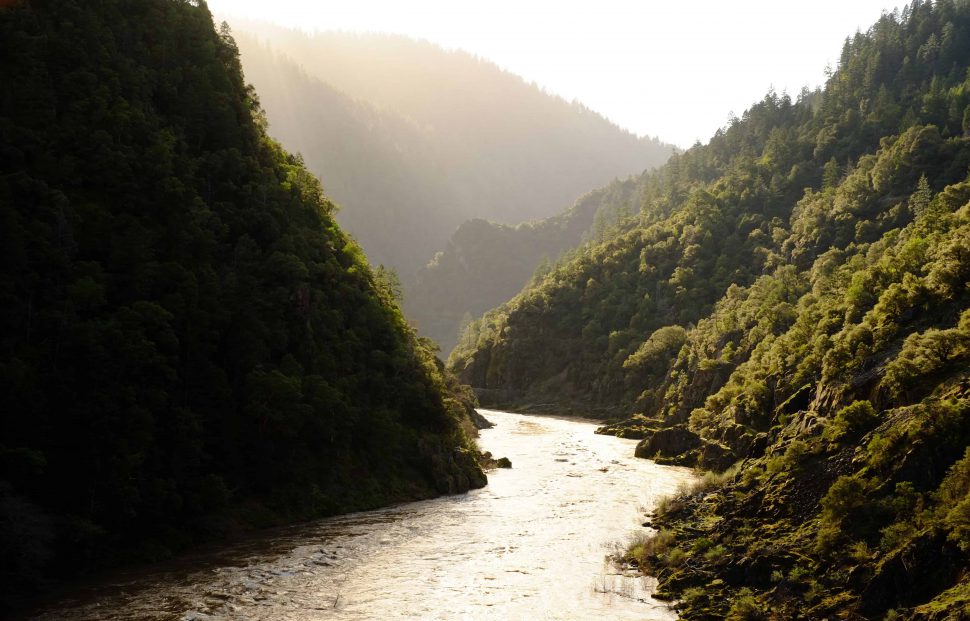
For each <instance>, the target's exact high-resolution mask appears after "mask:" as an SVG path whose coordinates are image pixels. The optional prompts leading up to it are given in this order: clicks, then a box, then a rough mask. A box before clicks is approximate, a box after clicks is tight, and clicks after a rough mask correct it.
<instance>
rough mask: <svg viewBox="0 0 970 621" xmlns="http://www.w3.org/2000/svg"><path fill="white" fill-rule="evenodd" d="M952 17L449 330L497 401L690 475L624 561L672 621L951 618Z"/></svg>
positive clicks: (967, 343)
mask: <svg viewBox="0 0 970 621" xmlns="http://www.w3.org/2000/svg"><path fill="white" fill-rule="evenodd" d="M968 64H970V3H967V2H964V1H953V0H941V1H939V2H936V3H930V2H919V1H918V2H914V3H913V4H911V5H909V6H907V7H906V8H905V9H904V10H903V11H902V12H897V13H893V14H887V15H884V16H883V17H882V18H881V19H880V20H879V21H878V22H877V23H876V24H875V25H873V27H872V28H871V29H870V30H869V31H868V32H866V33H860V34H857V35H855V36H854V37H851V38H849V39H848V40H847V41H846V45H845V48H844V51H843V54H842V57H841V59H840V62H839V66H838V68H837V70H836V71H835V72H834V73H833V74H832V75H831V77H830V78H829V80H828V81H827V83H826V85H825V88H824V89H822V90H819V91H817V92H807V91H806V92H802V93H801V94H800V95H799V96H798V97H797V99H796V100H794V101H792V100H791V99H790V98H789V97H788V96H787V95H781V96H779V95H777V94H774V93H771V94H769V95H768V96H767V97H766V98H765V99H764V100H763V101H761V102H759V103H758V104H756V105H755V106H753V107H752V108H751V109H749V110H748V111H747V112H746V113H745V114H744V115H743V117H742V118H740V119H737V120H736V121H734V122H732V123H731V124H730V125H729V126H728V127H726V128H724V129H723V130H722V131H720V132H718V133H717V135H715V136H714V137H713V138H712V140H711V141H710V143H709V144H707V145H704V146H698V147H695V148H693V149H691V150H689V151H687V152H686V153H684V154H681V155H679V156H675V157H674V158H673V159H672V160H671V162H670V163H668V165H666V166H665V167H664V168H662V169H661V170H659V171H657V172H655V173H647V174H645V175H643V176H642V177H641V178H640V180H639V186H640V189H639V191H640V194H641V196H642V197H643V200H642V203H641V206H640V207H641V211H640V213H639V215H637V216H634V217H631V218H630V219H629V221H628V222H627V223H626V225H625V227H623V230H622V231H621V232H619V233H618V234H617V235H615V236H613V237H612V238H611V239H608V240H606V241H604V242H603V243H601V244H594V245H591V246H589V247H586V248H584V250H583V251H582V253H581V254H580V255H579V256H577V257H576V258H574V259H573V260H572V261H570V262H568V263H566V264H565V265H562V266H560V267H559V268H557V269H555V270H553V271H552V272H550V273H549V274H548V275H546V276H545V277H544V278H542V279H541V280H540V281H539V282H537V283H536V284H535V285H534V286H533V287H531V288H529V289H528V290H526V291H524V292H523V293H522V294H520V295H519V296H517V297H516V298H514V299H513V300H512V301H510V302H509V303H507V304H506V305H505V306H504V307H501V308H499V309H497V310H495V311H492V312H490V313H487V314H486V315H485V316H484V318H483V319H482V320H479V321H477V322H474V323H473V324H472V325H471V326H470V327H469V329H468V330H467V331H466V333H465V334H464V336H463V339H462V342H461V343H460V344H459V347H458V349H457V350H456V351H455V352H454V354H453V355H452V358H451V360H450V364H451V365H452V367H453V368H454V369H455V370H456V371H458V372H460V373H461V375H462V377H463V378H464V379H465V380H466V381H469V382H470V383H472V384H473V385H475V386H477V387H479V388H480V389H486V390H484V391H483V394H484V395H487V396H488V397H489V398H491V399H494V400H497V401H498V402H499V403H505V404H516V403H517V404H525V403H537V402H543V403H547V402H555V403H558V404H559V405H560V406H561V407H562V408H571V409H577V408H582V407H593V408H595V407H599V408H604V409H611V410H613V411H615V412H617V413H625V414H627V415H629V414H635V416H633V417H632V418H630V419H629V420H626V421H624V422H623V423H619V424H616V425H613V426H611V427H608V428H606V429H605V430H604V431H607V432H613V433H618V434H621V435H628V436H636V437H642V438H643V440H642V442H641V443H640V445H639V446H638V448H637V454H638V455H641V456H644V457H652V458H655V459H659V460H660V461H667V462H672V463H683V464H694V465H700V466H702V467H704V468H710V469H713V470H719V471H720V470H724V469H725V468H728V467H729V466H731V465H732V464H734V467H733V468H731V469H730V470H729V471H728V472H727V473H725V475H722V476H720V477H717V476H709V477H706V478H705V480H704V482H702V484H701V485H700V486H698V487H697V488H695V489H692V490H689V491H687V492H686V493H685V495H683V496H681V497H680V498H678V499H675V500H673V501H671V502H669V503H667V504H666V505H665V506H663V507H661V509H660V510H659V511H658V516H656V518H655V520H654V524H655V526H657V527H658V528H660V529H661V531H660V534H659V535H658V536H656V537H653V538H645V539H644V540H643V541H640V542H637V544H636V545H634V546H633V547H632V548H631V550H630V552H629V553H628V559H629V560H635V561H636V562H637V563H638V564H639V565H640V566H642V567H646V568H647V569H648V570H649V571H651V572H652V573H654V575H660V577H661V592H662V593H666V594H667V595H668V596H671V597H676V598H678V599H681V600H682V603H681V607H682V609H683V615H684V617H685V618H687V619H720V618H734V619H767V618H784V619H790V618H791V619H794V618H812V619H814V618H859V617H861V618H866V619H883V618H886V619H897V618H920V619H956V618H965V616H966V615H970V583H968V575H970V573H968V569H970V565H968V553H970V509H968V508H970V496H968V493H970V483H968V481H970V476H968V474H967V473H968V465H967V464H968V460H970V453H968V452H967V447H968V445H970V376H968V368H970V324H968V320H970V319H968V318H970V310H968V307H970V304H968V302H970V293H968V291H970V177H968V166H970V73H968Z"/></svg>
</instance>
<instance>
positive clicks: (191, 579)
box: [34, 410, 693, 621]
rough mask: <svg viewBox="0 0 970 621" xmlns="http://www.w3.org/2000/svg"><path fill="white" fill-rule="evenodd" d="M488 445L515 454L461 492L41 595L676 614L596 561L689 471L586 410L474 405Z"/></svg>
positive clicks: (66, 603) (257, 611) (87, 613)
mask: <svg viewBox="0 0 970 621" xmlns="http://www.w3.org/2000/svg"><path fill="white" fill-rule="evenodd" d="M482 413H483V414H484V415H485V416H486V418H488V419H489V420H490V421H492V422H494V423H495V424H496V426H495V427H494V428H492V429H487V430H483V431H482V432H481V437H480V438H479V443H480V444H481V447H482V449H483V450H489V451H492V452H493V453H494V454H496V455H503V456H507V457H509V458H510V459H511V460H512V462H513V464H514V465H515V467H514V468H512V469H511V470H496V471H493V472H492V473H490V476H489V479H490V483H489V485H488V486H487V487H486V488H484V489H481V490H473V491H471V492H469V493H468V494H466V495H462V496H449V497H442V498H436V499H431V500H426V501H420V502H415V503H408V504H404V505H399V506H396V507H391V508H387V509H381V510H377V511H368V512H363V513H355V514H351V515H346V516H339V517H334V518H328V519H325V520H319V521H316V522H312V523H309V524H304V525H300V526H296V527H292V528H288V529H283V530H281V531H276V532H274V533H273V534H272V535H269V536H267V537H266V538H265V539H260V538H256V539H253V540H250V541H247V542H245V543H244V544H240V545H238V546H234V547H231V548H229V549H225V550H220V551H218V552H217V553H209V554H207V555H196V556H194V557H192V558H187V559H184V561H182V562H178V563H170V564H169V565H167V566H166V567H165V568H164V569H162V570H159V571H149V572H142V573H140V574H123V575H119V576H116V577H114V578H113V579H112V580H107V581H105V582H104V583H102V584H99V585H94V586H90V587H88V588H86V589H85V590H84V591H82V592H78V593H75V594H73V595H72V596H71V597H69V598H65V599H63V600H61V601H60V602H59V603H58V604H56V605H52V606H50V607H48V608H47V609H46V610H43V611H40V612H39V613H38V614H37V615H35V617H34V618H36V619H44V620H53V619H67V620H84V619H99V620H100V619H107V620H127V619H131V620H134V619H153V620H166V621H167V620H173V621H176V620H177V621H182V620H185V621H188V620H201V619H229V618H232V619H266V618H273V619H285V620H301V621H302V620H305V619H311V618H320V617H321V615H324V614H325V615H326V617H327V618H328V619H338V620H340V619H369V618H374V617H375V616H378V617H379V616H389V615H391V616H395V618H404V619H455V618H459V619H461V618H468V619H509V618H545V619H587V618H596V617H609V618H614V619H653V620H669V619H675V618H676V614H674V613H673V612H672V611H671V610H670V609H669V608H668V607H667V606H666V605H665V604H664V603H662V602H659V601H656V600H653V599H652V598H651V597H650V593H651V591H652V588H653V586H654V584H655V582H654V581H653V580H651V579H649V578H646V577H641V576H636V575H625V574H624V573H623V572H621V571H619V570H617V569H616V568H615V567H614V566H613V565H612V564H611V563H609V562H608V561H607V558H606V557H607V556H608V555H610V554H613V553H616V552H618V551H619V550H621V549H622V546H623V545H624V544H625V542H626V541H627V539H628V538H629V536H630V535H631V534H632V533H635V532H642V531H643V530H644V529H643V528H642V526H640V523H641V522H642V517H643V513H644V512H645V511H647V510H649V509H650V508H652V507H653V506H654V505H655V504H656V502H657V500H658V499H659V498H660V497H662V496H665V495H668V494H670V493H672V492H673V491H675V490H676V488H677V487H678V486H679V485H680V484H681V482H682V481H685V480H689V479H691V478H692V477H693V474H692V473H691V471H689V470H687V469H684V468H671V467H664V466H658V465H656V464H653V463H652V462H649V461H646V460H641V459H636V458H634V457H633V444H634V443H633V441H630V440H623V439H618V438H612V437H608V436H597V435H594V433H593V430H594V429H595V424H594V423H593V422H589V421H584V420H575V419H565V418H561V417H549V416H526V415H519V414H511V413H506V412H496V411H484V410H483V412H482Z"/></svg>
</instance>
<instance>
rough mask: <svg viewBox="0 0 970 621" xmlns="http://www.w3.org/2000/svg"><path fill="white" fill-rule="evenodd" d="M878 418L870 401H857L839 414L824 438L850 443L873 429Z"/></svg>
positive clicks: (828, 427) (827, 428) (827, 429)
mask: <svg viewBox="0 0 970 621" xmlns="http://www.w3.org/2000/svg"><path fill="white" fill-rule="evenodd" d="M877 420H878V417H877V416H876V410H875V408H873V407H872V404H871V403H870V402H868V401H856V402H854V403H852V404H851V405H847V406H845V407H844V408H842V409H841V410H839V411H838V412H836V414H835V417H834V418H833V419H832V422H831V423H829V425H828V426H827V427H826V428H825V433H824V434H823V436H822V437H823V438H825V439H826V440H828V441H829V442H850V441H852V440H857V439H858V438H859V437H860V436H862V434H864V433H865V432H867V431H869V430H870V429H872V428H873V427H874V426H875V424H876V421H877Z"/></svg>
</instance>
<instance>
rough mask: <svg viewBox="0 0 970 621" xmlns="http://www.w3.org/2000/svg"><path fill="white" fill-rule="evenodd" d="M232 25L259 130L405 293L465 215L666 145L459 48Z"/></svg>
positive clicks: (547, 190) (650, 162)
mask: <svg viewBox="0 0 970 621" xmlns="http://www.w3.org/2000/svg"><path fill="white" fill-rule="evenodd" d="M234 26H235V30H236V31H237V32H236V39H237V41H238V43H239V46H240V50H241V52H242V61H243V66H244V68H245V70H246V76H247V79H248V80H250V81H251V82H252V83H253V84H254V85H255V86H256V89H257V91H258V92H259V95H260V100H261V102H262V105H263V107H264V108H265V110H266V113H267V117H268V119H269V122H270V127H269V131H270V134H271V135H272V136H274V137H275V138H277V139H279V140H280V141H281V142H282V143H283V145H284V146H286V148H288V149H290V150H292V151H295V152H299V153H301V154H302V155H303V157H304V158H305V160H306V163H307V166H308V168H310V170H311V171H313V172H315V173H317V174H318V175H319V177H320V179H321V181H322V183H323V186H324V188H325V189H326V191H327V193H328V195H329V196H330V197H331V198H332V199H334V200H335V201H336V202H337V203H338V204H339V205H341V207H342V208H341V210H340V212H339V213H338V215H337V219H338V220H339V222H340V223H341V225H343V226H344V227H345V228H346V229H347V230H348V232H350V233H351V234H352V235H353V236H354V237H355V238H356V239H357V240H358V241H359V242H360V243H361V245H362V246H363V248H364V250H365V251H366V252H367V254H368V256H369V257H370V258H371V260H372V262H374V263H375V264H376V263H383V264H385V265H387V266H389V267H393V268H394V269H395V270H397V272H398V273H399V274H400V276H401V278H402V280H403V281H404V284H405V290H406V296H405V297H406V298H407V297H409V296H410V293H408V291H409V289H410V285H411V283H412V281H413V278H414V275H415V272H416V271H417V270H418V269H420V268H422V267H423V266H424V265H425V264H427V263H428V261H430V260H431V259H432V257H433V256H434V254H435V252H437V251H438V250H442V249H444V248H445V246H446V242H447V240H448V238H449V236H450V235H451V234H452V233H453V232H454V230H455V229H456V228H457V227H458V226H459V225H460V224H461V223H462V222H465V221H466V220H471V219H484V220H489V221H494V222H498V223H501V224H507V225H517V224H519V223H522V222H527V221H530V220H533V219H537V218H546V217H550V216H554V215H557V214H560V213H561V212H563V211H564V210H565V209H566V207H568V206H569V205H571V204H573V202H574V201H575V200H576V199H577V197H579V196H581V195H583V194H584V193H586V192H587V191H588V190H589V189H590V188H594V187H597V186H600V185H604V184H606V183H608V182H610V180H612V179H614V178H616V177H625V176H627V175H631V174H640V173H641V172H642V171H643V170H644V169H647V168H652V167H654V166H657V165H660V164H662V163H663V162H664V161H666V159H667V158H668V157H669V156H670V154H671V153H672V152H673V148H672V147H671V146H670V145H667V144H663V143H661V142H660V141H658V140H656V139H649V138H638V137H636V136H634V135H632V134H630V133H628V132H626V131H624V130H621V129H620V128H619V127H617V126H616V125H614V124H612V123H610V122H609V121H607V120H606V119H604V118H603V117H601V116H600V115H598V114H596V113H595V112H592V111H591V110H589V109H587V108H585V107H583V106H582V105H580V104H578V103H569V102H566V101H564V100H563V99H561V98H558V97H555V96H552V95H550V94H547V93H545V92H544V91H542V90H541V89H540V88H539V87H537V86H536V85H534V84H529V83H526V82H525V81H523V80H522V79H521V78H519V77H518V76H515V75H513V74H511V73H508V72H506V71H503V70H501V69H500V68H499V67H497V66H495V65H494V64H492V63H490V62H486V61H484V60H482V59H479V58H476V57H474V56H472V55H470V54H468V53H465V52H461V51H448V50H444V49H442V48H440V47H437V46H435V45H433V44H431V43H428V42H424V41H416V40H412V39H408V38H406V37H403V36H392V35H376V34H352V33H346V32H318V33H316V34H314V35H308V34H306V33H303V32H299V31H293V30H286V29H282V28H279V27H276V26H272V25H268V24H264V23H257V22H247V21H237V22H235V23H234ZM530 269H531V268H530ZM523 284H524V281H521V282H518V283H517V287H521V286H522V285H523ZM517 290H518V288H517V289H516V291H517ZM512 293H515V291H513V292H512ZM509 295H511V294H509ZM507 297H508V296H506V298H503V299H507ZM500 301H502V300H496V301H495V302H493V304H496V303H498V302H500ZM419 327H421V328H423V327H424V326H423V325H421V326H419Z"/></svg>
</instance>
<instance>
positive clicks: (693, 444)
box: [635, 425, 704, 458]
mask: <svg viewBox="0 0 970 621" xmlns="http://www.w3.org/2000/svg"><path fill="white" fill-rule="evenodd" d="M703 443H704V441H703V440H701V438H700V436H698V435H697V434H696V433H694V432H693V431H690V430H689V429H687V428H686V427H683V426H679V425H678V426H676V427H669V428H667V429H661V430H659V431H656V432H654V433H653V434H652V435H650V436H649V437H648V438H645V439H643V440H641V441H640V443H639V444H637V448H636V452H635V454H636V456H637V457H646V458H652V457H667V458H674V457H677V456H680V455H684V454H685V453H688V452H692V451H693V450H694V449H696V448H698V447H700V446H701V445H702V444H703Z"/></svg>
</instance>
